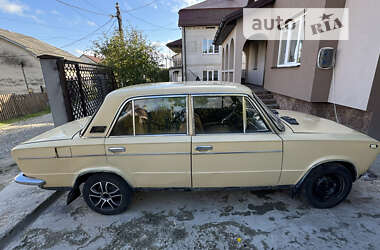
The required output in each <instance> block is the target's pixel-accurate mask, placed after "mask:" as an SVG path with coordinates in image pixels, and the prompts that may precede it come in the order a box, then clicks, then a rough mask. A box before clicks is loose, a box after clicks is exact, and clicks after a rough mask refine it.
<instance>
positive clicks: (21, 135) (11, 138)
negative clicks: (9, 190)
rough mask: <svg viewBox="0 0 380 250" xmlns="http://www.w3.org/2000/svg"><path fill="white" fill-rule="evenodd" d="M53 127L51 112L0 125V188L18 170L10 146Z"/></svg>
mask: <svg viewBox="0 0 380 250" xmlns="http://www.w3.org/2000/svg"><path fill="white" fill-rule="evenodd" d="M53 127H54V124H53V117H52V115H51V114H46V115H42V116H38V117H33V118H30V119H28V120H24V121H19V122H15V123H12V124H10V125H8V126H3V127H0V190H1V189H3V188H4V186H5V185H6V184H8V183H9V182H10V181H11V180H12V179H13V177H14V176H16V175H17V173H18V172H19V169H18V168H17V165H16V164H15V163H14V161H13V159H12V157H11V154H10V152H11V150H12V148H13V147H15V146H16V145H18V144H20V143H21V142H24V141H26V140H29V139H30V138H33V137H35V136H37V135H39V134H41V133H43V132H45V131H47V130H49V129H52V128H53Z"/></svg>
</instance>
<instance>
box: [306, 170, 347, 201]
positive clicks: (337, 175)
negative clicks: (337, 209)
mask: <svg viewBox="0 0 380 250" xmlns="http://www.w3.org/2000/svg"><path fill="white" fill-rule="evenodd" d="M352 181H353V180H352V175H351V173H350V171H349V170H348V169H347V168H345V167H344V166H342V165H340V164H329V165H325V166H320V167H318V168H317V169H315V170H313V171H312V172H311V173H310V174H309V175H308V176H307V178H306V180H305V182H304V184H303V194H304V197H305V198H306V200H307V201H308V202H309V204H310V205H312V206H313V207H316V208H331V207H334V206H336V205H338V204H339V203H340V202H342V201H343V200H344V199H346V197H347V196H348V194H349V193H350V191H351V188H352Z"/></svg>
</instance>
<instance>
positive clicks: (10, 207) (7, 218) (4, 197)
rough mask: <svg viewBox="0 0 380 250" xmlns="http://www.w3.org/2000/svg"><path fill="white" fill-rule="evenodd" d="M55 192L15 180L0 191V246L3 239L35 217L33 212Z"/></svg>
mask: <svg viewBox="0 0 380 250" xmlns="http://www.w3.org/2000/svg"><path fill="white" fill-rule="evenodd" d="M54 193H55V192H54V191H48V190H43V189H40V188H38V187H32V186H25V185H20V184H17V183H14V182H13V183H11V184H9V185H7V186H6V187H5V188H4V189H3V190H2V191H1V192H0V248H1V243H2V241H3V240H4V239H5V238H6V237H8V236H10V235H11V234H12V233H13V232H14V231H15V230H17V228H18V227H20V226H22V225H25V223H26V220H27V219H28V218H30V219H34V218H32V216H33V214H34V213H35V212H37V211H38V209H39V208H40V207H41V206H44V204H47V202H46V201H47V199H49V198H50V197H51V196H52V195H53V194H54ZM16 233H17V232H16Z"/></svg>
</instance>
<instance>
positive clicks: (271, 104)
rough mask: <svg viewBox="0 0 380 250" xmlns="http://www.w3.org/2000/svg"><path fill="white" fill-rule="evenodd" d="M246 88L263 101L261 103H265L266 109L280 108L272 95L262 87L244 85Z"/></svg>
mask: <svg viewBox="0 0 380 250" xmlns="http://www.w3.org/2000/svg"><path fill="white" fill-rule="evenodd" d="M246 86H247V87H249V88H250V89H252V91H253V92H254V93H255V94H256V95H257V97H259V98H260V99H261V100H262V101H263V103H265V105H267V106H268V108H271V109H279V108H280V105H278V103H277V101H276V99H274V97H273V94H272V93H271V92H270V91H268V90H266V89H264V88H263V87H260V86H256V85H253V84H246Z"/></svg>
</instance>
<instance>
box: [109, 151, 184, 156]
mask: <svg viewBox="0 0 380 250" xmlns="http://www.w3.org/2000/svg"><path fill="white" fill-rule="evenodd" d="M155 155H190V152H189V153H186V152H169V153H142V154H137V153H136V154H115V155H107V156H155Z"/></svg>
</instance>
